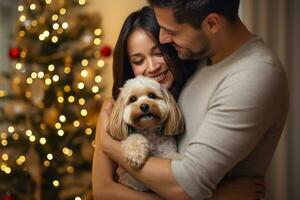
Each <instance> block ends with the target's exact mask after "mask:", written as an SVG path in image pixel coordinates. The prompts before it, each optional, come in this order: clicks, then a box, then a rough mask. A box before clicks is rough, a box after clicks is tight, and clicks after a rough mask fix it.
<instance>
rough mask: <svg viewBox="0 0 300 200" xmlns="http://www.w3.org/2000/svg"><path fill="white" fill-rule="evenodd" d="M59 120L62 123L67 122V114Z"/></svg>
mask: <svg viewBox="0 0 300 200" xmlns="http://www.w3.org/2000/svg"><path fill="white" fill-rule="evenodd" d="M59 121H60V122H62V123H64V122H66V116H64V115H61V116H59Z"/></svg>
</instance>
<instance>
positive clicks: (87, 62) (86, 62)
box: [81, 59, 89, 67]
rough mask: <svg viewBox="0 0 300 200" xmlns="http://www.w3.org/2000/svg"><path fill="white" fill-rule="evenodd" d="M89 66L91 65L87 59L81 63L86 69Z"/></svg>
mask: <svg viewBox="0 0 300 200" xmlns="http://www.w3.org/2000/svg"><path fill="white" fill-rule="evenodd" d="M88 64H89V61H88V60H87V59H83V60H82V61H81V65H82V66H84V67H86V66H87V65H88Z"/></svg>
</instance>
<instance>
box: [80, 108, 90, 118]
mask: <svg viewBox="0 0 300 200" xmlns="http://www.w3.org/2000/svg"><path fill="white" fill-rule="evenodd" d="M80 114H81V115H82V116H83V117H85V116H87V114H88V112H87V110H86V109H81V111H80Z"/></svg>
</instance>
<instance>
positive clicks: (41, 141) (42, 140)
mask: <svg viewBox="0 0 300 200" xmlns="http://www.w3.org/2000/svg"><path fill="white" fill-rule="evenodd" d="M46 142H47V140H46V138H44V137H42V138H40V143H41V144H42V145H44V144H46Z"/></svg>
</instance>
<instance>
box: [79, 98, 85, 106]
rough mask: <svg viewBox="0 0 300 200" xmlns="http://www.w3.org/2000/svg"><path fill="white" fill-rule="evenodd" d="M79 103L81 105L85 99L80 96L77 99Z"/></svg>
mask: <svg viewBox="0 0 300 200" xmlns="http://www.w3.org/2000/svg"><path fill="white" fill-rule="evenodd" d="M78 103H79V105H81V106H83V105H84V104H85V99H84V98H80V99H79V100H78Z"/></svg>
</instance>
